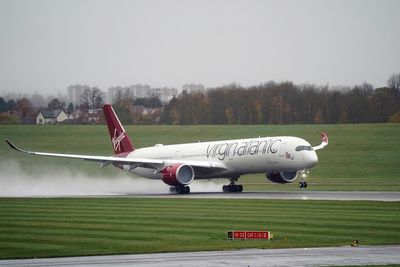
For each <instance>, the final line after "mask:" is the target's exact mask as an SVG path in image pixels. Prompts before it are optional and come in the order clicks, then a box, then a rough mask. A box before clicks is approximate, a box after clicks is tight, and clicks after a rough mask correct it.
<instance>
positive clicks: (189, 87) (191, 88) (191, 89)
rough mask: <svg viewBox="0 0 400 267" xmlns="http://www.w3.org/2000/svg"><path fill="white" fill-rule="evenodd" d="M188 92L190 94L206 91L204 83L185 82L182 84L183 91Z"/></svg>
mask: <svg viewBox="0 0 400 267" xmlns="http://www.w3.org/2000/svg"><path fill="white" fill-rule="evenodd" d="M184 91H185V92H186V93H188V94H193V93H202V94H204V93H205V88H204V85H202V84H194V83H191V84H185V85H183V86H182V92H184Z"/></svg>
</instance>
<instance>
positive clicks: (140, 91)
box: [130, 84, 152, 99]
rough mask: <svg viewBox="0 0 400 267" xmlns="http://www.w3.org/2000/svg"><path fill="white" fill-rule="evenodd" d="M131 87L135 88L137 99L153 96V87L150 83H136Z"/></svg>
mask: <svg viewBox="0 0 400 267" xmlns="http://www.w3.org/2000/svg"><path fill="white" fill-rule="evenodd" d="M130 87H131V88H133V90H134V92H135V99H136V98H147V97H151V90H152V89H151V87H150V85H147V84H144V85H143V84H135V85H131V86H130Z"/></svg>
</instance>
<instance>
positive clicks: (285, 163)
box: [5, 104, 328, 194]
mask: <svg viewBox="0 0 400 267" xmlns="http://www.w3.org/2000/svg"><path fill="white" fill-rule="evenodd" d="M103 111H104V115H105V119H106V123H107V127H108V132H109V135H110V139H111V144H112V148H113V151H114V156H90V155H74V154H59V153H48V152H35V151H29V150H24V149H21V148H19V147H17V146H16V145H14V144H13V143H12V142H11V141H10V140H8V139H6V140H5V141H6V142H7V144H8V145H9V146H10V147H11V148H12V149H14V150H16V151H19V152H23V153H28V154H31V155H39V156H50V157H61V158H73V159H81V160H87V161H94V162H100V163H101V164H100V167H101V168H103V167H105V166H107V165H110V164H113V165H114V166H116V167H118V168H120V169H123V170H125V171H128V172H131V173H134V174H136V175H139V176H142V177H145V178H149V179H158V180H162V181H163V182H164V183H165V184H167V185H169V186H170V191H171V192H172V193H178V194H188V193H189V192H190V187H189V185H190V184H191V183H192V182H193V180H194V179H214V178H228V179H229V180H230V183H229V184H227V185H224V186H223V187H222V191H223V192H242V191H243V186H242V185H240V184H237V183H236V182H237V181H238V179H239V177H240V176H241V175H244V174H251V173H265V175H266V178H267V179H268V180H270V181H271V182H274V183H281V184H286V183H292V182H294V181H295V180H296V179H297V178H298V177H299V176H300V177H301V181H300V182H299V187H300V188H305V187H307V182H306V181H304V179H305V178H306V177H307V174H308V173H309V170H310V169H311V168H313V167H314V166H315V165H316V164H317V163H318V156H317V153H316V152H315V151H317V150H319V149H322V148H324V147H325V146H327V145H328V135H327V134H326V133H321V144H320V145H318V146H314V147H312V146H311V145H310V144H309V143H308V142H307V141H306V140H304V139H302V138H298V137H293V136H274V137H257V138H249V139H237V140H222V141H212V142H197V143H186V144H175V145H163V144H156V145H154V146H152V147H146V148H140V149H135V146H134V145H133V143H132V141H131V139H130V137H129V135H128V133H127V132H126V131H125V129H124V127H123V126H122V124H121V122H120V121H119V119H118V117H117V115H116V114H115V112H114V109H113V107H112V106H111V105H110V104H105V105H104V106H103Z"/></svg>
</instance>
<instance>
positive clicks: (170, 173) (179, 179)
mask: <svg viewBox="0 0 400 267" xmlns="http://www.w3.org/2000/svg"><path fill="white" fill-rule="evenodd" d="M161 174H162V180H163V182H164V183H166V184H167V185H171V186H182V185H188V184H190V183H191V182H193V180H194V170H193V168H192V166H190V165H186V164H180V163H178V164H175V165H171V166H168V167H166V168H164V169H163V170H162V171H161Z"/></svg>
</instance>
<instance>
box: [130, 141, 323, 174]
mask: <svg viewBox="0 0 400 267" xmlns="http://www.w3.org/2000/svg"><path fill="white" fill-rule="evenodd" d="M296 148H297V149H296ZM304 148H306V149H304ZM127 157H128V158H149V159H161V160H168V161H171V160H173V161H176V162H179V161H204V162H210V163H213V162H214V163H216V164H218V165H219V166H221V165H223V166H225V167H226V168H225V169H224V170H219V171H218V170H217V171H213V172H210V173H205V174H196V176H195V178H196V179H210V178H226V177H232V176H235V175H237V176H240V175H242V174H247V173H268V172H286V171H290V172H293V171H299V170H306V169H311V168H312V167H314V166H315V165H316V164H317V162H318V157H317V154H316V153H315V151H314V150H313V149H312V147H311V145H310V144H309V143H308V142H307V141H305V140H304V139H301V138H298V137H291V136H277V137H258V138H252V139H238V140H222V141H214V142H198V143H188V144H178V145H155V146H153V147H147V148H141V149H136V150H135V151H133V152H131V153H130V154H129V155H128V156H127ZM123 168H124V169H125V170H128V171H130V172H132V173H135V174H137V175H140V176H143V177H147V178H151V179H161V174H160V173H158V172H156V171H154V170H151V169H149V168H141V167H138V168H134V169H130V167H129V166H128V165H125V166H123Z"/></svg>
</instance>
